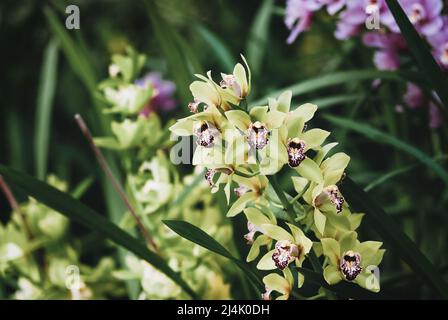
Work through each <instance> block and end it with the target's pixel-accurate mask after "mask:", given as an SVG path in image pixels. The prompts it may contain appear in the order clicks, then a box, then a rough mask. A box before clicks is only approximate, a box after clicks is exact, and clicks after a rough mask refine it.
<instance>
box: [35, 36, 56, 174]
mask: <svg viewBox="0 0 448 320" xmlns="http://www.w3.org/2000/svg"><path fill="white" fill-rule="evenodd" d="M58 48H59V45H58V42H57V40H56V39H52V40H50V42H49V44H48V45H47V47H46V49H45V52H44V62H43V65H42V70H41V75H40V80H39V89H38V96H37V110H36V129H35V130H36V132H35V134H34V157H35V161H36V162H35V169H36V175H37V178H38V179H41V180H43V179H45V176H46V175H47V165H48V164H47V161H48V149H49V139H50V127H51V126H50V119H51V112H52V107H53V98H54V93H55V89H56V77H57V64H58Z"/></svg>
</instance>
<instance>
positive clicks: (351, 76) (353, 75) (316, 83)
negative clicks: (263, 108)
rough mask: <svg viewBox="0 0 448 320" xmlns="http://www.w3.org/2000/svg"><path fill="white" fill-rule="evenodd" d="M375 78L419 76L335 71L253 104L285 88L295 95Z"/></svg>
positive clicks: (399, 73) (372, 71)
mask: <svg viewBox="0 0 448 320" xmlns="http://www.w3.org/2000/svg"><path fill="white" fill-rule="evenodd" d="M374 79H383V80H394V81H406V80H412V81H414V82H415V81H416V79H418V77H417V76H415V75H413V74H412V73H401V72H391V71H380V70H351V71H342V72H335V73H331V74H327V75H323V76H319V77H316V78H312V79H308V80H305V81H303V82H300V83H298V84H295V85H292V86H289V87H286V88H283V89H280V90H276V91H274V92H271V93H270V94H269V95H267V96H265V97H263V98H261V99H259V100H257V101H254V102H253V103H252V105H254V106H259V105H263V104H266V102H267V101H268V98H269V97H277V96H279V95H280V94H281V93H282V92H283V91H285V90H291V91H292V96H293V97H295V96H298V95H301V94H305V93H309V92H312V91H314V90H318V89H322V88H326V87H330V86H334V85H338V84H343V83H353V82H355V81H363V80H374Z"/></svg>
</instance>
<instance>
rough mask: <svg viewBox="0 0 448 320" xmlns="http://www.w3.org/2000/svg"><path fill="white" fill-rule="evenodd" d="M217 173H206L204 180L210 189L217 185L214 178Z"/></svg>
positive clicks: (209, 171) (212, 171)
mask: <svg viewBox="0 0 448 320" xmlns="http://www.w3.org/2000/svg"><path fill="white" fill-rule="evenodd" d="M215 173H216V170H215V169H207V170H206V171H205V175H204V178H205V180H206V181H207V182H208V184H209V185H210V187H213V186H214V185H215V183H214V182H213V177H214V175H215Z"/></svg>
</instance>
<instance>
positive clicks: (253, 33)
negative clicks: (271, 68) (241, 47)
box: [246, 0, 274, 105]
mask: <svg viewBox="0 0 448 320" xmlns="http://www.w3.org/2000/svg"><path fill="white" fill-rule="evenodd" d="M273 7H274V0H264V1H263V3H262V4H261V6H260V8H259V9H258V11H257V13H256V14H255V19H254V21H253V23H252V26H251V28H250V32H249V39H248V41H247V46H246V52H247V61H248V62H249V64H250V66H251V70H252V73H253V74H254V75H255V76H256V75H258V74H260V72H261V67H262V63H263V57H264V54H265V52H266V47H267V44H268V33H269V26H270V22H271V17H272V9H273ZM255 105H257V104H255ZM260 105H261V104H260Z"/></svg>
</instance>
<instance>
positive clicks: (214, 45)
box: [195, 24, 236, 73]
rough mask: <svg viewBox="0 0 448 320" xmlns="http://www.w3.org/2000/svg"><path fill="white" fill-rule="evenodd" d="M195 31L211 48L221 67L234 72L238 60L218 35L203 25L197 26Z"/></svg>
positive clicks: (228, 71)
mask: <svg viewBox="0 0 448 320" xmlns="http://www.w3.org/2000/svg"><path fill="white" fill-rule="evenodd" d="M195 29H196V31H197V32H198V34H199V35H200V36H201V37H202V38H203V39H204V40H205V42H206V43H207V44H208V45H209V46H210V49H211V50H212V51H213V54H214V55H215V56H216V57H217V58H218V61H219V62H220V64H221V67H222V68H224V70H225V72H227V73H230V72H232V71H233V67H234V65H235V61H236V60H235V58H234V57H233V55H232V53H231V52H230V50H229V49H228V48H227V46H226V45H225V43H224V42H223V41H222V40H221V39H220V38H218V36H217V35H215V34H214V33H212V32H211V31H210V30H208V29H207V28H206V27H204V26H203V25H201V24H196V26H195Z"/></svg>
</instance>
